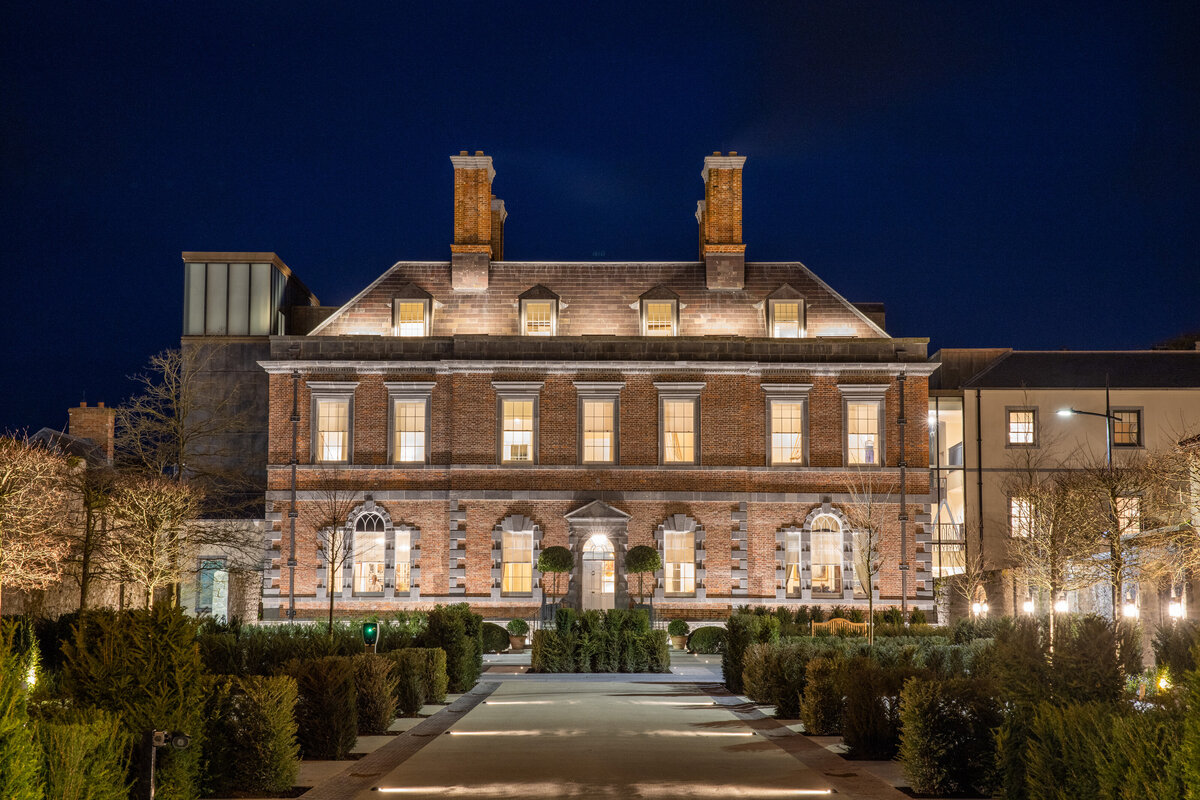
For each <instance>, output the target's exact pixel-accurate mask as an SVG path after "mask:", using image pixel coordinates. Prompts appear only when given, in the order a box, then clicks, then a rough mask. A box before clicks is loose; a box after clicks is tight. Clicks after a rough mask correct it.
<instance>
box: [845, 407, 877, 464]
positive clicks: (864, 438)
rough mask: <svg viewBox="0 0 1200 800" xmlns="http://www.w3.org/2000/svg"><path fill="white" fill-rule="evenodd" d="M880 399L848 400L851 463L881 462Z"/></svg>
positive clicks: (849, 459) (847, 437)
mask: <svg viewBox="0 0 1200 800" xmlns="http://www.w3.org/2000/svg"><path fill="white" fill-rule="evenodd" d="M881 408H882V404H881V403H880V402H879V401H878V400H849V401H847V402H846V461H847V463H849V464H860V465H862V464H876V465H877V464H879V463H880V452H879V451H880V440H879V412H880V409H881Z"/></svg>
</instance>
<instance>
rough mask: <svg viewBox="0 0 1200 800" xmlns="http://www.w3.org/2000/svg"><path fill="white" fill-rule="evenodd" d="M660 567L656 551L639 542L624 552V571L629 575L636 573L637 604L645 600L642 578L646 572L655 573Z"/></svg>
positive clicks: (660, 559)
mask: <svg viewBox="0 0 1200 800" xmlns="http://www.w3.org/2000/svg"><path fill="white" fill-rule="evenodd" d="M660 569H662V556H660V555H659V554H658V551H657V550H655V549H654V548H653V547H650V546H648V545H644V544H639V545H638V546H637V547H632V548H630V550H629V552H628V553H626V554H625V572H626V573H628V574H630V575H637V579H638V605H641V604H642V603H643V602H644V600H645V594H644V593H643V591H642V578H643V576H644V575H645V574H646V573H648V572H649V573H651V574H653V573H655V572H658V571H659V570H660Z"/></svg>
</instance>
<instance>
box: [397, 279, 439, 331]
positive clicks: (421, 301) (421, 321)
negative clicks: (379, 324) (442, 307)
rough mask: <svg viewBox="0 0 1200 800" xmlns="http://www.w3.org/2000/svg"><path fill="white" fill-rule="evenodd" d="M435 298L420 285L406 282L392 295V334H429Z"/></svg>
mask: <svg viewBox="0 0 1200 800" xmlns="http://www.w3.org/2000/svg"><path fill="white" fill-rule="evenodd" d="M432 305H433V300H432V298H431V297H430V296H429V292H426V291H425V290H424V289H422V288H420V287H419V286H414V285H413V284H411V283H410V284H406V285H405V286H403V287H401V288H400V290H399V291H397V292H396V294H395V295H394V296H393V297H392V335H393V336H428V335H429V329H430V326H429V323H430V317H431V314H430V311H431V310H432Z"/></svg>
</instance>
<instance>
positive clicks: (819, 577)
mask: <svg viewBox="0 0 1200 800" xmlns="http://www.w3.org/2000/svg"><path fill="white" fill-rule="evenodd" d="M812 590H813V594H814V595H824V596H836V597H841V595H842V524H841V523H840V522H839V521H838V520H837V518H836V517H831V516H829V515H828V514H824V515H822V516H819V517H817V518H816V519H815V520H813V523H812Z"/></svg>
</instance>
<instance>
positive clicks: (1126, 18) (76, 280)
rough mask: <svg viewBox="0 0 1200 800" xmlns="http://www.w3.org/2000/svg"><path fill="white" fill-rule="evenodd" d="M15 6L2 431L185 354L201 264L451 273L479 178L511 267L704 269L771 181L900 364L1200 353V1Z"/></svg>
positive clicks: (748, 218)
mask: <svg viewBox="0 0 1200 800" xmlns="http://www.w3.org/2000/svg"><path fill="white" fill-rule="evenodd" d="M397 7H398V4H395V3H380V4H359V3H352V4H334V3H328V4H315V3H300V2H282V1H280V2H247V0H242V2H237V3H219V2H209V1H207V0H206V2H203V3H200V2H195V3H164V2H158V1H157V0H154V1H153V2H144V3H80V2H70V3H59V2H47V1H46V0H42V1H41V2H37V3H5V4H3V8H2V9H0V64H2V66H0V70H2V73H0V154H2V158H0V187H2V189H0V204H2V205H0V226H3V229H2V231H0V259H2V260H0V269H2V270H3V275H4V285H5V286H6V288H7V289H8V292H7V295H8V297H9V300H8V302H7V304H6V305H7V313H5V314H4V316H3V323H2V324H3V328H2V329H0V333H2V335H3V345H2V347H3V359H4V363H5V364H6V365H7V366H8V370H7V372H8V374H9V375H10V376H11V377H10V380H12V381H13V383H14V384H15V385H14V386H13V387H10V389H9V391H6V392H3V393H2V394H0V428H7V427H12V426H29V427H33V428H37V427H40V426H42V425H51V426H61V425H63V424H64V423H65V421H66V413H65V409H66V407H67V406H68V405H73V404H75V403H77V402H78V401H79V400H80V399H81V398H82V397H84V396H85V394H86V397H87V399H88V400H89V401H91V402H94V401H96V400H104V401H106V402H108V403H110V404H115V403H117V402H119V401H120V400H121V399H122V398H124V397H125V396H126V395H127V394H128V393H129V391H130V389H131V387H130V385H129V383H128V382H127V381H126V379H125V376H126V375H128V374H130V373H132V372H134V371H136V370H137V369H138V368H139V367H140V365H141V364H143V363H144V361H145V359H146V357H147V356H148V355H149V354H151V353H152V352H155V351H157V350H160V349H162V348H165V347H169V346H172V345H175V344H177V343H178V337H179V333H180V320H181V296H182V267H181V262H180V259H179V253H180V252H181V251H183V250H273V251H275V252H277V253H279V255H280V256H281V257H282V258H283V260H284V261H285V262H286V263H287V264H288V265H289V266H290V267H292V269H293V270H294V271H295V272H296V273H297V274H298V275H299V276H300V277H301V278H302V279H303V280H304V281H305V282H306V283H307V284H308V285H309V286H310V287H311V288H312V289H313V290H314V291H315V292H316V294H317V295H318V296H319V297H320V298H321V300H322V302H323V303H325V304H327V305H328V304H340V303H342V302H344V301H346V300H347V299H349V298H350V297H351V296H353V295H354V294H355V293H356V292H357V291H358V290H359V289H361V288H362V287H363V286H364V285H365V284H366V283H368V282H369V281H371V280H372V279H374V278H375V277H376V276H377V275H378V274H379V273H381V272H382V271H383V270H385V269H386V268H387V267H388V266H390V265H391V264H392V263H393V262H394V261H396V260H398V259H402V258H407V259H446V258H448V252H449V243H450V234H451V216H452V210H451V194H452V185H451V175H452V174H451V168H450V162H449V159H448V156H449V155H450V154H452V153H457V152H458V151H459V150H461V149H467V150H471V151H474V150H476V149H482V150H484V151H486V152H487V153H488V154H489V155H492V156H493V157H494V158H495V164H496V170H497V178H496V182H495V186H494V188H495V191H496V194H497V195H498V196H499V197H502V198H503V199H504V200H505V201H506V203H507V207H508V210H509V213H510V216H509V219H508V225H507V228H506V231H505V239H506V242H505V246H506V255H507V256H508V257H509V258H510V259H521V260H536V259H561V260H586V259H612V260H631V259H646V260H687V259H693V258H695V257H696V238H697V235H696V223H695V220H694V218H693V213H694V211H695V203H696V200H698V199H699V198H700V197H701V196H702V193H703V185H702V183H701V180H700V174H699V173H700V166H701V163H702V159H703V157H704V156H705V155H706V154H708V153H711V152H712V151H714V150H721V151H727V150H737V151H738V152H739V153H741V154H744V155H747V156H748V161H747V164H746V170H745V177H744V191H745V221H744V232H745V241H746V242H747V244H748V250H747V257H748V259H750V260H762V261H769V260H792V259H798V260H801V261H804V262H805V263H806V264H808V266H810V267H811V268H812V269H813V270H815V271H816V272H817V273H818V274H819V275H821V276H822V277H823V278H825V279H826V280H827V281H829V282H830V283H831V284H832V285H833V286H834V287H835V288H836V289H838V290H839V291H840V292H842V293H843V294H844V295H846V296H847V297H848V298H850V299H851V300H875V301H883V302H885V303H886V304H887V306H888V328H889V332H891V333H892V334H893V335H898V336H928V337H930V338H931V339H932V340H933V341H932V343H931V351H932V349H934V348H937V347H945V346H989V345H990V346H995V345H1007V346H1015V347H1021V348H1058V347H1070V348H1123V347H1143V346H1148V345H1150V344H1152V343H1154V342H1156V341H1159V340H1162V339H1165V338H1168V337H1171V336H1174V335H1177V334H1179V333H1182V332H1184V331H1188V330H1195V329H1197V328H1200V314H1198V313H1197V309H1198V308H1200V267H1198V263H1197V261H1198V256H1197V254H1198V253H1200V226H1198V224H1197V219H1200V151H1198V147H1200V71H1198V68H1197V59H1196V54H1195V47H1196V44H1195V43H1196V42H1197V41H1200V10H1198V9H1200V5H1198V4H1196V3H1193V2H1180V3H1172V4H1159V3H1081V4H1078V5H1075V4H1060V3H1038V4H1033V5H1028V6H1024V5H1020V4H1016V3H1012V2H998V3H988V4H985V3H976V2H971V3H947V2H940V3H909V2H904V3H900V2H889V3H878V4H872V3H850V2H843V1H842V0H838V1H837V2H830V3H821V4H812V3H799V2H770V3H768V2H744V3H701V2H688V3H678V4H676V3H646V2H640V3H631V4H629V5H628V6H619V5H616V4H612V3H563V2H555V3H546V4H541V3H531V2H524V3H498V2H490V3H486V4H480V5H472V4H451V3H426V4H419V5H417V4H413V5H412V6H407V7H403V10H397Z"/></svg>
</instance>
